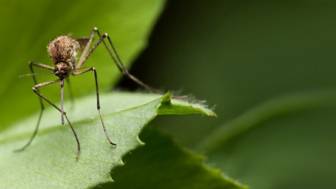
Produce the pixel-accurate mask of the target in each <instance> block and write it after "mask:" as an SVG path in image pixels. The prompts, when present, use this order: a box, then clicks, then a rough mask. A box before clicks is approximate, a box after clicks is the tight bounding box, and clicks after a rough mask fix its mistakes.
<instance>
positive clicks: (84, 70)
mask: <svg viewBox="0 0 336 189" xmlns="http://www.w3.org/2000/svg"><path fill="white" fill-rule="evenodd" d="M87 72H93V75H94V79H95V85H96V95H97V111H98V114H99V118H100V122H101V124H102V127H103V130H104V134H105V136H106V139H107V141H108V142H109V143H110V144H111V145H113V146H115V145H116V144H115V143H113V142H112V140H111V139H110V137H109V135H108V133H107V130H106V127H105V123H104V120H103V116H102V115H101V112H100V98H99V84H98V75H97V71H96V69H95V68H94V67H91V68H84V69H82V70H77V71H75V72H74V73H73V74H74V75H75V76H77V75H81V74H84V73H87Z"/></svg>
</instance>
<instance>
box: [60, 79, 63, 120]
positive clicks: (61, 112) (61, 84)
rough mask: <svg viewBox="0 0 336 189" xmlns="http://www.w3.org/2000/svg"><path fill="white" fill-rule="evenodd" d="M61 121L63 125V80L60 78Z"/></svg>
mask: <svg viewBox="0 0 336 189" xmlns="http://www.w3.org/2000/svg"><path fill="white" fill-rule="evenodd" d="M60 84H61V122H62V125H64V80H61V83H60Z"/></svg>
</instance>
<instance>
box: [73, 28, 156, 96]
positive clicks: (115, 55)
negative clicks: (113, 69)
mask: <svg viewBox="0 0 336 189" xmlns="http://www.w3.org/2000/svg"><path fill="white" fill-rule="evenodd" d="M93 32H95V33H96V34H97V35H98V37H99V40H98V41H97V42H96V43H95V45H94V46H93V47H92V48H91V49H90V50H87V49H89V48H87V47H88V46H89V45H91V43H92V40H93V37H94V36H93ZM105 39H107V40H108V43H109V45H110V47H109V46H108V45H107V44H106V41H105ZM101 43H103V44H104V46H105V48H106V50H107V51H108V53H109V55H110V56H111V58H112V59H113V61H114V63H115V65H116V66H117V68H118V69H119V71H120V72H121V73H122V74H123V75H124V76H126V77H128V78H129V79H131V80H132V81H134V82H135V83H137V84H138V85H140V86H142V87H143V88H145V89H147V90H149V91H152V92H157V93H160V91H159V90H156V89H153V88H152V87H150V86H148V85H147V84H145V83H144V82H142V81H141V80H140V79H138V78H136V77H135V76H134V75H132V74H131V73H129V71H128V70H127V68H126V67H125V65H124V64H123V62H122V60H121V58H120V56H119V54H118V53H117V51H116V48H115V47H114V45H113V42H112V40H111V38H110V36H109V35H108V34H107V33H104V34H103V35H102V34H101V33H100V32H99V30H98V29H97V28H94V29H93V31H92V32H91V34H90V39H89V42H88V44H87V47H86V48H85V50H84V51H83V53H82V55H81V58H80V60H79V62H78V64H77V66H76V67H77V68H78V69H79V68H81V66H82V65H83V64H84V63H85V61H86V60H87V59H88V57H89V56H90V55H91V54H92V52H93V51H94V50H95V49H96V48H97V47H98V46H99V45H100V44H101Z"/></svg>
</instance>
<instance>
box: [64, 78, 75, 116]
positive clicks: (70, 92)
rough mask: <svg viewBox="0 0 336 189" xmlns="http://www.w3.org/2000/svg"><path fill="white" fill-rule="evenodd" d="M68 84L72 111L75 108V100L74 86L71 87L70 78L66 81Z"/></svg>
mask: <svg viewBox="0 0 336 189" xmlns="http://www.w3.org/2000/svg"><path fill="white" fill-rule="evenodd" d="M66 83H67V85H68V90H69V97H70V103H71V106H70V109H71V110H72V109H73V106H74V101H75V98H74V95H73V91H72V86H71V82H70V79H69V78H67V79H66Z"/></svg>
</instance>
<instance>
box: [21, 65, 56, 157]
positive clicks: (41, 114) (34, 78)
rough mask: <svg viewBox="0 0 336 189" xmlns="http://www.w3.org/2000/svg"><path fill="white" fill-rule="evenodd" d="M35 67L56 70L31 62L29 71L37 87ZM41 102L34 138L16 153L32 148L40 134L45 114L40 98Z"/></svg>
mask: <svg viewBox="0 0 336 189" xmlns="http://www.w3.org/2000/svg"><path fill="white" fill-rule="evenodd" d="M34 67H37V68H41V69H46V70H50V71H52V70H54V68H53V67H52V66H49V65H46V64H41V63H35V62H32V61H31V62H29V70H30V73H31V74H32V79H33V81H34V85H37V79H36V76H35V71H34ZM39 102H40V106H41V110H40V114H39V116H38V119H37V122H36V126H35V129H34V132H33V134H32V136H31V137H30V139H29V141H28V142H27V143H26V144H25V145H24V146H22V147H21V148H19V149H17V150H15V152H22V151H24V150H25V149H26V148H28V146H30V144H31V143H32V142H33V140H34V139H35V137H36V135H37V133H38V130H39V127H40V123H41V119H42V116H43V112H44V104H43V102H42V100H41V99H40V98H39Z"/></svg>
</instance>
